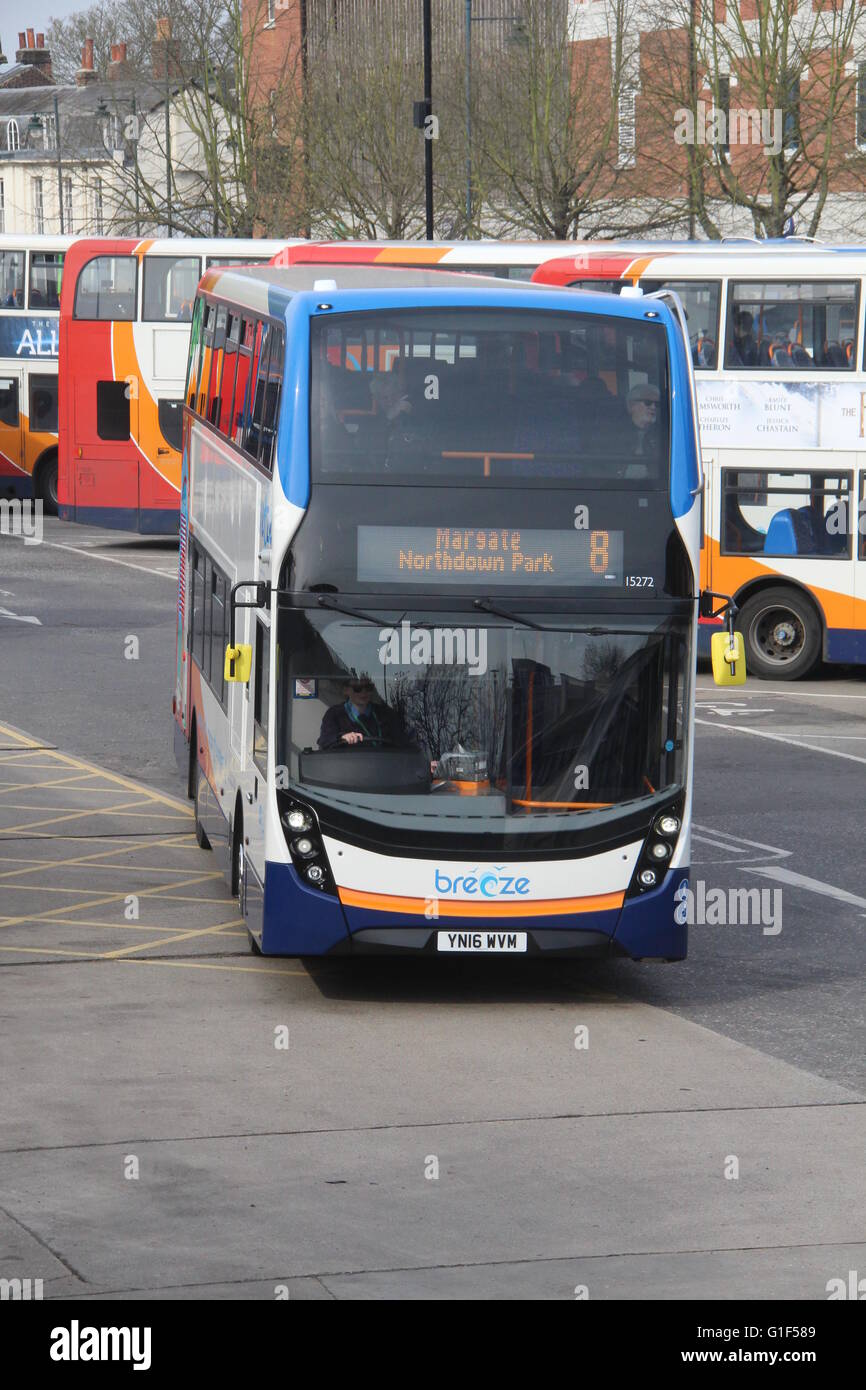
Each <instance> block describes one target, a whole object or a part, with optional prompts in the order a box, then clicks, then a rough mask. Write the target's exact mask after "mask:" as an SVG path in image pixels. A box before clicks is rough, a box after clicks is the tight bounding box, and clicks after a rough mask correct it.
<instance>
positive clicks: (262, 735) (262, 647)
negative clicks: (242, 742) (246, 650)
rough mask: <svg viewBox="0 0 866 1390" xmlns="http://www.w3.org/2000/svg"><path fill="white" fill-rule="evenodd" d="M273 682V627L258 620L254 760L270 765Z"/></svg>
mask: <svg viewBox="0 0 866 1390" xmlns="http://www.w3.org/2000/svg"><path fill="white" fill-rule="evenodd" d="M270 682H271V629H270V628H269V627H265V625H264V623H263V622H261V621H260V620H259V619H257V620H256V652H255V690H254V692H253V761H254V762H255V764H256V766H257V767H258V768H259V770H260V771H261V772H263V773H267V767H268V708H269V705H270Z"/></svg>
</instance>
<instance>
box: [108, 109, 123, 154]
mask: <svg viewBox="0 0 866 1390" xmlns="http://www.w3.org/2000/svg"><path fill="white" fill-rule="evenodd" d="M108 138H109V140H110V142H111V148H112V149H113V150H122V149H123V121H122V119H121V117H120V116H111V117H110V118H109V122H108Z"/></svg>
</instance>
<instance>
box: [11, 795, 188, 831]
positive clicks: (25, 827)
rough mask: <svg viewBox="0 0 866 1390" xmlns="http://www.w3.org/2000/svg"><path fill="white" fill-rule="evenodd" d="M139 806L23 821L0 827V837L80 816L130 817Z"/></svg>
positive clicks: (123, 803)
mask: <svg viewBox="0 0 866 1390" xmlns="http://www.w3.org/2000/svg"><path fill="white" fill-rule="evenodd" d="M140 805H141V802H140V801H120V802H118V804H117V805H116V806H101V807H100V809H99V810H98V811H95V810H94V809H93V807H91V806H84V807H82V808H81V809H80V810H78V811H67V812H66V813H65V814H64V815H62V816H48V817H46V818H45V819H43V820H34V821H25V822H23V823H22V824H21V825H4V826H0V835H18V834H22V833H23V832H24V831H28V832H29V831H32V830H39V829H40V828H41V827H43V826H46V825H63V824H64V823H65V822H66V821H70V820H81V818H82V816H93V815H99V816H110V815H118V814H119V813H120V812H121V811H126V812H129V813H130V815H133V814H134V813H135V808H136V807H139V806H140ZM10 809H11V808H10ZM21 809H22V810H24V811H26V810H36V809H37V808H36V807H27V806H23V807H22V808H21ZM139 814H141V813H139ZM154 814H155V813H154ZM160 819H163V820H166V819H169V817H161V818H160Z"/></svg>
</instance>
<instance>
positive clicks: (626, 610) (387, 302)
mask: <svg viewBox="0 0 866 1390" xmlns="http://www.w3.org/2000/svg"><path fill="white" fill-rule="evenodd" d="M191 343H192V348H191V353H190V360H189V368H188V375H187V384H186V394H185V407H184V444H183V476H182V484H181V546H180V565H179V582H178V609H177V674H176V684H175V692H174V699H173V709H174V716H175V751H176V755H177V758H178V761H179V765H180V767H181V771H182V775H183V777H184V780H185V782H186V785H187V790H188V794H189V795H190V797H191V798H192V799H193V801H194V805H195V825H196V836H197V839H198V842H199V844H200V845H202V846H203V847H210V848H212V849H213V851H214V852H215V853H216V855H217V859H218V861H219V863H220V864H221V866H222V867H223V869H224V871H225V873H226V876H227V880H228V883H229V885H230V887H231V891H232V892H233V893H235V894H237V895H238V897H239V901H240V908H241V911H242V913H243V915H244V917H245V919H246V922H247V926H248V929H249V933H250V938H251V942H252V945H253V949H254V950H260V951H263V952H265V953H266V954H278V955H279V954H289V955H294V954H324V953H329V952H349V951H358V952H362V951H374V952H375V951H398V952H405V953H410V954H411V953H415V954H423V953H425V952H430V953H459V952H497V953H500V952H501V953H508V954H518V955H525V954H527V953H536V952H553V953H561V954H564V955H567V954H590V955H592V954H595V955H608V954H611V953H619V954H623V955H625V956H629V957H633V958H647V957H654V958H663V959H666V960H675V959H680V958H682V957H683V956H684V955H685V952H686V928H685V925H684V921H681V920H680V918H681V917H682V918H684V916H685V913H684V912H680V911H678V906H679V905H680V900H681V899H682V897H683V889H684V888H685V887H686V886H687V883H688V871H689V827H690V820H691V768H692V743H691V731H692V721H693V708H694V677H693V671H694V642H695V631H696V619H697V608H698V579H697V567H698V551H699V542H700V534H699V521H700V494H701V464H700V452H699V446H698V440H697V430H696V424H695V410H694V397H693V389H692V387H693V383H692V380H691V361H690V357H689V353H688V346H687V342H686V339H685V336H684V326H683V323H682V320H681V317H680V313H679V306H678V303H677V301H676V300H675V299H673V298H672V297H670V296H658V297H653V298H649V297H648V298H645V299H642V300H630V299H621V300H615V299H612V298H608V297H603V296H600V295H574V294H570V293H565V292H562V291H557V290H544V289H537V288H533V287H529V286H526V285H513V284H510V285H503V284H502V283H501V282H496V281H492V280H486V279H484V278H482V277H479V278H478V279H477V280H474V281H472V282H469V281H468V280H467V278H466V277H465V276H453V275H448V274H446V273H442V272H432V271H396V270H387V269H384V270H383V269H381V268H363V267H362V268H359V267H353V266H345V265H342V266H336V267H296V268H291V269H272V268H268V269H249V270H236V269H229V270H213V271H210V272H208V273H206V274H205V276H204V278H203V280H202V283H201V286H200V288H199V292H198V296H197V299H196V306H195V313H194V318H193V332H192V339H191ZM635 400H641V401H643V402H644V403H645V404H646V403H648V402H650V401H651V402H652V404H653V407H654V414H655V417H656V418H655V421H654V423H653V426H652V428H639V427H638V426H637V425H636V424H635V422H634V420H633V418H632V414H631V413H630V411H629V409H628V406H629V404H630V403H633V402H634V401H635ZM723 655H724V656H725V662H726V663H730V666H731V668H732V675H731V679H736V680H739V679H740V678H741V675H742V672H741V662H740V661H739V660H738V656H737V651H736V649H735V646H733V645H727V646H726V647H725V650H724V653H723ZM724 677H725V678H727V664H726V665H725V672H724Z"/></svg>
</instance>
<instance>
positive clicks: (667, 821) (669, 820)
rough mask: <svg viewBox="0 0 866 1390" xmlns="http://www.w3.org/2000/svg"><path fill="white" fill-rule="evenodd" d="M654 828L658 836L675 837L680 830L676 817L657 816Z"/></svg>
mask: <svg viewBox="0 0 866 1390" xmlns="http://www.w3.org/2000/svg"><path fill="white" fill-rule="evenodd" d="M655 828H656V830H657V831H658V833H659V834H660V835H676V834H677V832H678V831H679V828H680V822H679V818H678V817H677V816H659V818H658V820H657V821H656V827H655Z"/></svg>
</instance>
